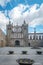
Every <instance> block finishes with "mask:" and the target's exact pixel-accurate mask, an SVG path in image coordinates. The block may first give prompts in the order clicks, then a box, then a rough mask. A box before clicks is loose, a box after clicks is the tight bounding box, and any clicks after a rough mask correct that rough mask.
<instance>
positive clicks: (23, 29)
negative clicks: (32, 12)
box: [6, 21, 43, 47]
mask: <svg viewBox="0 0 43 65" xmlns="http://www.w3.org/2000/svg"><path fill="white" fill-rule="evenodd" d="M28 28H29V27H28V24H27V23H26V22H25V21H24V22H23V24H22V25H21V26H20V25H13V24H11V22H10V21H9V24H8V25H7V26H6V33H7V36H6V41H7V43H6V46H10V47H28V46H43V33H36V29H35V28H34V33H29V32H28Z"/></svg>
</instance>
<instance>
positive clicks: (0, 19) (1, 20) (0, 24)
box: [0, 11, 9, 32]
mask: <svg viewBox="0 0 43 65" xmlns="http://www.w3.org/2000/svg"><path fill="white" fill-rule="evenodd" d="M8 22H9V19H8V18H7V17H6V16H5V15H4V13H2V12H1V11H0V28H1V29H2V30H3V31H4V32H5V30H6V24H8Z"/></svg>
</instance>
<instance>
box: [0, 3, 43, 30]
mask: <svg viewBox="0 0 43 65" xmlns="http://www.w3.org/2000/svg"><path fill="white" fill-rule="evenodd" d="M6 13H7V11H5V13H2V12H1V11H0V27H1V28H2V29H3V30H5V28H6V24H7V23H8V21H9V19H8V18H7V17H6V16H7V15H6ZM8 16H9V18H10V20H11V22H13V23H14V25H16V24H17V23H18V25H22V23H23V22H24V20H25V21H26V23H28V24H29V26H30V27H36V26H37V25H40V24H41V25H43V3H42V4H41V5H40V6H39V4H34V5H32V6H31V5H23V4H18V5H17V6H16V7H14V8H13V9H12V10H10V11H9V12H8Z"/></svg>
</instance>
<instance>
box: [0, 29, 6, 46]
mask: <svg viewBox="0 0 43 65" xmlns="http://www.w3.org/2000/svg"><path fill="white" fill-rule="evenodd" d="M4 46H6V35H5V34H4V32H3V31H2V30H1V29H0V47H4Z"/></svg>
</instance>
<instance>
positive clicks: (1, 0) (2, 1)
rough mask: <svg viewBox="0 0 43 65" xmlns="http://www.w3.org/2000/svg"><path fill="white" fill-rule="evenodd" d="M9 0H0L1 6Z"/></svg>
mask: <svg viewBox="0 0 43 65" xmlns="http://www.w3.org/2000/svg"><path fill="white" fill-rule="evenodd" d="M8 2H10V0H0V5H1V6H2V7H3V6H5V5H6V4H7V3H8Z"/></svg>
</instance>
